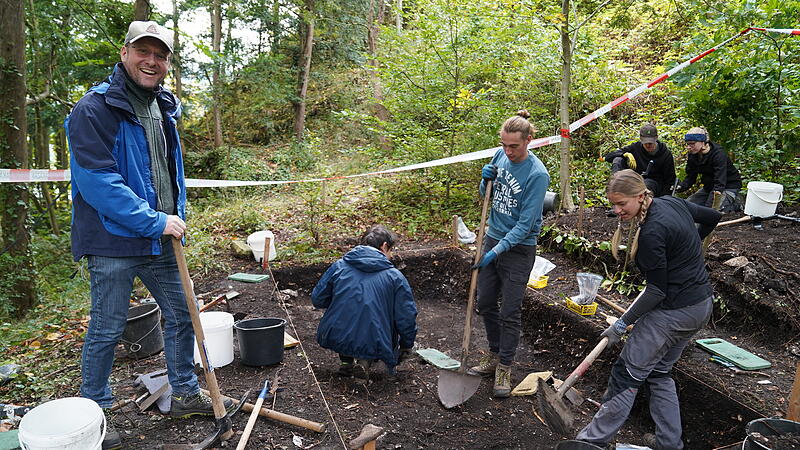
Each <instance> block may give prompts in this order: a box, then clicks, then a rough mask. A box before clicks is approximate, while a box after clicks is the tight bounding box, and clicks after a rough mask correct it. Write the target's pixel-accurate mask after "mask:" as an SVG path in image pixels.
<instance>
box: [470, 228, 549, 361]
mask: <svg viewBox="0 0 800 450" xmlns="http://www.w3.org/2000/svg"><path fill="white" fill-rule="evenodd" d="M495 245H497V240H496V239H492V238H490V237H488V236H486V238H485V239H484V244H483V253H484V254H485V253H486V252H488V251H489V250H491V249H492V248H493V247H494V246H495ZM535 259H536V246H535V245H515V246H514V247H511V248H510V249H509V250H508V251H507V252H504V253H501V254H500V255H498V256H497V259H495V260H494V262H492V263H491V264H489V265H488V266H486V267H484V268H483V269H481V270H480V272H478V302H477V303H478V304H477V308H478V314H480V315H481V317H483V323H484V325H485V326H486V339H487V340H488V341H489V351H491V352H492V353H495V354H497V355H499V356H500V364H504V365H509V364H511V363H512V362H514V355H515V354H516V352H517V345H518V344H519V336H520V333H521V331H522V299H523V298H524V297H525V289H526V286H527V284H528V278H529V277H530V273H531V269H533V262H534V260H535ZM501 296H502V301H500V302H498V300H499V297H501Z"/></svg>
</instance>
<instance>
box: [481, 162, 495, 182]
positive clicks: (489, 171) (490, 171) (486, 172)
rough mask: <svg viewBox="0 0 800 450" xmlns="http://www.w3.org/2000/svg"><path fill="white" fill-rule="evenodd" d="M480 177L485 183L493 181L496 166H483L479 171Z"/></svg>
mask: <svg viewBox="0 0 800 450" xmlns="http://www.w3.org/2000/svg"><path fill="white" fill-rule="evenodd" d="M481 176H482V177H483V179H484V180H486V181H489V180H494V179H495V178H497V166H495V165H493V164H487V165H485V166H483V169H482V170H481Z"/></svg>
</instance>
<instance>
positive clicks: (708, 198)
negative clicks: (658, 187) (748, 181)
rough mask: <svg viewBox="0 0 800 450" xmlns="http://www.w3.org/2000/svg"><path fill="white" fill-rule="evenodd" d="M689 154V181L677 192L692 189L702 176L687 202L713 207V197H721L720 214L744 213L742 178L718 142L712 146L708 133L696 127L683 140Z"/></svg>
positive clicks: (687, 159) (687, 171) (687, 166)
mask: <svg viewBox="0 0 800 450" xmlns="http://www.w3.org/2000/svg"><path fill="white" fill-rule="evenodd" d="M683 139H684V141H686V150H687V151H688V153H689V155H688V156H687V158H686V178H685V179H684V180H683V181H682V182H681V183H680V184H678V188H677V189H676V191H677V192H683V191H686V190H688V189H689V188H690V187H692V186H693V185H694V183H695V181H696V180H697V175H700V183H701V184H702V186H701V187H700V189H698V190H697V192H695V193H694V194H692V195H690V196H689V198H687V200H688V201H690V202H692V203H695V204H698V205H703V206H708V207H712V206H713V204H714V196H715V195H716V196H722V201H721V203H720V205H719V210H720V211H722V212H736V211H740V210H741V209H742V204H741V201H740V200H739V191H740V190H741V189H742V177H741V176H740V175H739V171H738V170H736V167H735V166H734V165H733V163H732V162H731V160H730V158H728V155H727V154H725V150H724V149H723V148H722V146H720V145H719V144H717V143H716V142H711V140H710V139H709V137H708V131H706V129H705V128H703V127H695V128H692V129H691V130H689V132H688V133H686V136H684V138H683Z"/></svg>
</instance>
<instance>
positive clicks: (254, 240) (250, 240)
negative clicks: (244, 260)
mask: <svg viewBox="0 0 800 450" xmlns="http://www.w3.org/2000/svg"><path fill="white" fill-rule="evenodd" d="M267 238H269V258H268V259H267V261H272V260H273V259H275V256H277V253H276V252H275V236H273V235H272V231H269V230H264V231H256V232H255V233H253V234H251V235H250V236H247V245H249V246H250V250H252V251H253V258H255V259H256V261H258V262H261V259H262V258H264V241H266V240H267Z"/></svg>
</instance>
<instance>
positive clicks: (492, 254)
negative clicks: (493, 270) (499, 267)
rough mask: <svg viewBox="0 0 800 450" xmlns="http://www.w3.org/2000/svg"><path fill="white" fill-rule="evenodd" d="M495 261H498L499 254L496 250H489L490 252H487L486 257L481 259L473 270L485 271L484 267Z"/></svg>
mask: <svg viewBox="0 0 800 450" xmlns="http://www.w3.org/2000/svg"><path fill="white" fill-rule="evenodd" d="M495 259H497V253H495V251H494V250H489V251H488V252H486V254H485V255H483V258H481V260H480V262H479V263H478V264H475V265H474V266H472V270H475V269H483V268H484V267H486V266H488V265H489V264H490V263H491V262H492V261H494V260H495Z"/></svg>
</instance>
